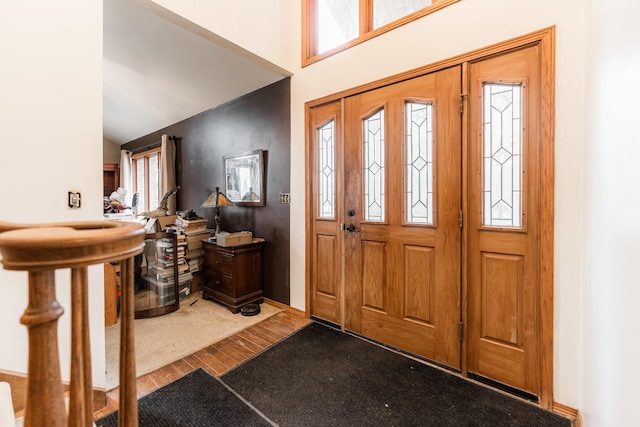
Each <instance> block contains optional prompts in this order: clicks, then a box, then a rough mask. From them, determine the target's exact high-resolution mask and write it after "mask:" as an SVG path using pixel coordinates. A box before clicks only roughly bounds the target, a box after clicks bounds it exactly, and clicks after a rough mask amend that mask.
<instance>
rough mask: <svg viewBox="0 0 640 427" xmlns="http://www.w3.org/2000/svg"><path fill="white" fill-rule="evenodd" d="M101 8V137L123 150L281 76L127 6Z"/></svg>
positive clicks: (127, 0)
mask: <svg viewBox="0 0 640 427" xmlns="http://www.w3.org/2000/svg"><path fill="white" fill-rule="evenodd" d="M103 5H104V6H103V7H104V30H103V31H104V49H103V57H104V65H103V67H104V74H103V134H104V137H105V138H107V139H109V140H111V141H113V142H115V143H117V144H124V143H126V142H129V141H131V140H134V139H136V138H139V137H142V136H145V135H147V134H149V133H152V132H155V131H157V130H159V129H162V128H164V127H166V126H169V125H172V124H174V123H177V122H179V121H181V120H184V119H187V118H189V117H192V116H194V115H196V114H198V113H201V112H203V111H206V110H208V109H211V108H214V107H217V106H219V105H221V104H223V103H225V102H228V101H230V100H233V99H235V98H237V97H239V96H242V95H244V94H247V93H250V92H253V91H255V90H257V89H260V88H262V87H264V86H267V85H269V84H271V83H274V82H276V81H278V80H281V79H282V78H284V77H286V76H288V73H287V72H286V71H285V70H282V69H280V68H279V67H276V66H273V65H272V64H268V63H266V61H264V60H262V59H261V58H257V57H256V56H255V55H253V54H252V53H250V52H247V51H246V50H243V49H242V48H240V47H238V46H236V45H234V44H233V43H230V42H228V41H226V40H222V39H220V38H219V37H218V36H216V35H214V34H211V33H209V34H208V35H209V37H207V36H206V35H207V32H206V31H203V30H202V29H200V33H204V34H205V36H204V37H203V36H201V35H197V34H195V33H193V32H191V31H189V30H187V29H185V28H184V27H185V26H179V25H177V24H175V23H172V22H169V21H168V20H166V19H164V18H162V17H160V16H158V15H157V14H156V13H154V12H152V11H151V10H147V9H145V8H143V7H142V6H140V5H139V4H136V3H134V2H133V1H131V0H109V1H105V2H103Z"/></svg>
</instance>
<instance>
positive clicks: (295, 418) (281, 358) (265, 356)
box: [97, 322, 571, 427]
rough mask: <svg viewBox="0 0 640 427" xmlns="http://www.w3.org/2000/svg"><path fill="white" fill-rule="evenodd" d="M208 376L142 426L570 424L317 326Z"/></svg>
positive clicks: (156, 401)
mask: <svg viewBox="0 0 640 427" xmlns="http://www.w3.org/2000/svg"><path fill="white" fill-rule="evenodd" d="M202 374H204V376H205V379H204V380H203V379H202V378H201V377H202V376H203V375H202ZM202 374H200V373H198V374H195V375H194V374H189V375H188V376H187V377H189V378H190V377H191V376H193V377H197V378H196V379H197V381H196V382H195V383H187V384H186V385H185V386H183V385H182V383H183V379H180V380H178V381H176V382H174V383H171V384H169V385H168V386H166V387H164V388H162V389H160V390H158V391H157V392H154V393H152V394H151V395H149V396H148V397H145V398H143V399H141V400H140V413H141V418H140V426H141V427H154V426H167V427H171V426H216V425H242V426H253V425H257V426H260V425H278V426H328V425H331V426H438V427H446V426H456V427H458V426H491V427H494V426H536V427H556V426H557V427H570V426H571V422H570V420H568V419H566V418H563V417H561V416H558V415H556V414H554V413H551V412H549V411H545V410H542V409H541V408H540V407H538V406H536V405H534V404H531V403H529V402H525V401H523V400H520V399H517V398H513V397H510V396H507V395H505V394H502V393H499V392H496V391H494V390H492V389H490V388H488V387H485V386H482V385H479V384H476V383H474V382H472V381H469V380H466V379H464V378H461V377H459V376H457V375H454V374H451V373H449V372H445V371H442V370H440V369H437V368H434V367H431V366H429V365H427V364H425V363H422V362H420V361H417V360H415V359H413V358H410V357H406V356H405V355H402V354H399V353H396V352H394V351H391V350H389V349H386V348H383V347H380V346H378V345H376V344H372V343H370V342H368V341H366V340H363V339H360V338H358V337H354V336H352V335H349V334H344V333H341V332H340V331H337V330H335V329H332V328H330V327H327V326H325V325H323V324H320V323H315V322H314V323H311V324H310V325H309V326H306V327H305V328H303V329H301V330H300V331H298V332H297V333H295V334H294V335H292V336H290V337H289V338H287V339H285V340H283V341H282V342H280V343H278V344H276V345H275V346H273V347H271V348H269V349H268V350H266V351H264V352H262V353H260V354H258V355H257V356H256V357H254V358H253V359H250V360H248V361H247V362H246V363H244V364H242V365H240V366H238V367H237V368H235V369H234V370H232V371H230V372H228V373H227V374H225V375H223V376H222V377H220V378H219V379H218V380H216V379H215V378H213V377H210V378H206V377H207V376H208V375H207V374H206V373H204V372H202ZM187 377H185V378H187ZM189 378H187V379H188V380H189ZM176 384H178V385H180V389H182V390H183V391H174V390H173V389H174V386H175V385H176ZM185 387H186V388H185ZM166 389H170V390H172V391H170V392H169V391H166ZM165 394H168V395H169V396H170V398H166V397H164V395H165ZM146 399H148V400H149V401H150V402H151V401H152V400H153V403H146ZM243 402H244V403H243ZM160 407H169V408H170V409H161V408H160ZM213 408H215V409H213ZM247 410H249V411H250V412H251V411H256V412H255V413H254V415H255V416H257V417H258V418H254V417H252V416H251V415H247ZM207 411H212V412H211V415H205V416H201V414H200V412H202V413H204V414H209V412H207ZM165 414H167V415H165ZM176 414H179V417H178V418H176V417H177V416H176ZM114 416H115V415H111V416H110V417H111V419H113V417H114ZM143 416H144V417H148V418H142V417H143ZM164 416H167V417H169V418H167V421H166V422H165V421H163V419H162V418H161V417H164ZM171 417H173V418H171ZM147 420H149V421H147ZM161 420H162V421H161ZM111 422H113V421H111ZM101 423H102V424H101ZM265 423H266V424H265ZM97 425H98V426H99V427H102V426H104V427H109V426H112V425H113V426H114V425H115V424H105V423H103V422H102V421H100V422H99V423H97Z"/></svg>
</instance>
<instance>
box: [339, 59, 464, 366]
mask: <svg viewBox="0 0 640 427" xmlns="http://www.w3.org/2000/svg"><path fill="white" fill-rule="evenodd" d="M460 84H461V71H460V67H452V68H449V69H445V70H442V71H438V72H435V73H432V74H428V75H425V76H422V77H417V78H414V79H411V80H407V81H403V82H400V83H396V84H393V85H390V86H386V87H383V88H380V89H376V90H372V91H369V92H365V93H363V94H359V95H355V96H351V97H348V98H346V99H345V101H344V147H345V148H344V165H345V166H344V183H345V188H344V193H345V194H344V207H343V209H344V213H345V216H344V221H345V230H346V231H345V236H344V253H345V257H344V263H345V264H344V278H345V327H346V329H348V330H351V331H354V332H358V333H361V334H364V335H366V336H368V337H371V338H373V339H375V340H379V341H381V342H384V343H387V344H390V345H393V346H396V347H399V348H401V349H404V350H407V351H410V352H412V353H415V354H418V355H421V356H424V357H427V358H429V359H432V360H435V361H437V362H440V363H442V364H445V365H448V366H452V367H455V368H459V367H460V333H459V326H460V248H461V228H460V222H459V214H460V209H461V170H460V167H461V166H460V165H461V143H460V135H461V119H460Z"/></svg>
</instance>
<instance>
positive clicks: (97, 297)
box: [0, 0, 104, 386]
mask: <svg viewBox="0 0 640 427" xmlns="http://www.w3.org/2000/svg"><path fill="white" fill-rule="evenodd" d="M0 85H1V87H0V93H1V94H2V96H0V121H1V123H2V139H1V140H0V141H1V142H0V147H1V149H2V155H1V156H0V182H2V186H1V187H0V188H1V189H0V191H1V194H0V200H2V202H1V203H2V211H1V212H0V218H1V219H2V220H6V221H15V222H18V221H19V222H58V221H78V220H90V219H91V220H95V219H101V217H102V206H101V199H102V3H101V2H88V1H84V0H60V1H56V2H44V1H39V2H33V1H22V0H6V1H3V4H2V13H1V14H0ZM68 190H76V191H81V193H82V204H83V206H82V208H81V209H79V210H76V211H71V210H68V209H67V207H66V203H67V191H68ZM69 276H70V275H69V273H68V271H63V272H62V273H61V274H58V275H57V279H58V281H57V282H58V286H57V289H58V296H59V300H60V302H61V303H62V304H63V306H64V307H65V309H66V310H67V312H69V310H70V308H69V298H68V296H69V291H68V288H69V286H68V285H69V283H70V280H69ZM89 279H90V281H91V282H92V288H91V289H92V292H91V295H90V313H91V318H90V321H91V337H92V346H93V349H94V350H95V352H94V358H93V368H94V371H93V376H94V382H95V383H96V385H98V386H100V385H102V384H104V351H103V349H104V313H103V291H102V280H103V279H102V267H101V266H100V267H97V268H91V270H90V277H89ZM26 283H27V276H26V273H17V272H7V271H4V270H0V324H1V325H2V326H1V327H0V342H2V343H7V342H9V343H11V344H10V348H7V347H4V345H5V344H3V348H2V351H0V369H2V370H5V371H12V372H18V373H24V372H26V366H27V365H26V363H27V341H26V337H27V334H26V328H25V327H24V326H23V325H21V324H20V323H19V318H20V316H21V315H22V312H23V311H24V309H25V308H26V305H27V285H26ZM59 331H60V333H59V343H60V344H59V347H60V352H61V353H62V355H63V357H62V370H63V377H64V378H67V379H68V375H69V374H68V372H69V347H70V344H69V343H70V339H69V315H68V314H65V315H63V317H62V318H61V319H60V321H59Z"/></svg>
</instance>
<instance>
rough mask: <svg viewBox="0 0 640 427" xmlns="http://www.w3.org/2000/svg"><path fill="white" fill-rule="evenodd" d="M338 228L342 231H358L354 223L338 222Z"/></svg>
mask: <svg viewBox="0 0 640 427" xmlns="http://www.w3.org/2000/svg"><path fill="white" fill-rule="evenodd" d="M340 229H341V230H342V231H348V232H349V233H355V232H356V231H358V230H357V229H356V226H355V225H354V224H348V225H347V224H340Z"/></svg>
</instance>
